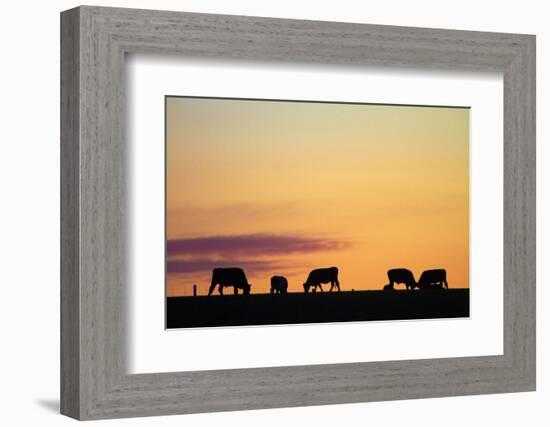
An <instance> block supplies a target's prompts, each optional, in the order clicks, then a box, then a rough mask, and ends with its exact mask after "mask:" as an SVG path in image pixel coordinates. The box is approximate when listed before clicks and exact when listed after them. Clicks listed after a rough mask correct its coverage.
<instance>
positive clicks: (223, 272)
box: [208, 268, 251, 296]
mask: <svg viewBox="0 0 550 427" xmlns="http://www.w3.org/2000/svg"><path fill="white" fill-rule="evenodd" d="M216 285H217V286H218V291H219V292H220V295H223V288H224V287H228V286H233V292H234V294H235V295H237V294H238V293H239V289H242V291H243V294H244V295H248V294H249V293H250V288H251V285H250V283H248V280H247V279H246V275H245V274H244V271H243V269H242V268H215V269H214V270H212V282H211V284H210V289H208V296H210V295H211V294H212V292H213V291H214V289H215V288H216Z"/></svg>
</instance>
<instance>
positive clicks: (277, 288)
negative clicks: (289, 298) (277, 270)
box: [271, 276, 288, 294]
mask: <svg viewBox="0 0 550 427" xmlns="http://www.w3.org/2000/svg"><path fill="white" fill-rule="evenodd" d="M287 290H288V280H286V277H283V276H273V277H272V278H271V293H272V294H286V292H287Z"/></svg>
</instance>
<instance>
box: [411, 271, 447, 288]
mask: <svg viewBox="0 0 550 427" xmlns="http://www.w3.org/2000/svg"><path fill="white" fill-rule="evenodd" d="M417 286H418V288H419V289H442V288H445V289H449V284H448V283H447V272H446V271H445V270H444V269H442V268H438V269H434V270H426V271H424V272H423V273H422V274H421V275H420V279H418V283H417Z"/></svg>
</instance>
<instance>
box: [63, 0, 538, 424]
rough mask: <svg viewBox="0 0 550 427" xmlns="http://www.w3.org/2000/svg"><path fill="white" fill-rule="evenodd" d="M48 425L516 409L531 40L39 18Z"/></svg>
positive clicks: (529, 163) (175, 19)
mask: <svg viewBox="0 0 550 427" xmlns="http://www.w3.org/2000/svg"><path fill="white" fill-rule="evenodd" d="M61 59H62V60H61V88H62V94H61V122H62V123H61V165H62V173H61V189H62V194H61V199H62V205H61V233H62V236H61V248H62V254H61V255H62V263H61V273H62V274H61V411H62V413H63V414H65V415H68V416H70V417H73V418H76V419H82V420H84V419H102V418H117V417H134V416H150V415H167V414H185V413H196V412H214V411H229V410H243V409H259V408H275V407H290V406H306V405H322V404H336V403H350V402H366V401H379V400H393V399H410V398H423V397H437V396H458V395H467V394H482V393H504V392H517V391H530V390H534V389H535V368H536V367H535V37H534V36H531V35H521V34H504V33H485V32H468V31H455V30H441V29H425V28H406V27H392V26H378V25H366V24H351V23H336V22H317V21H299V20H285V19H273V18H259V17H243V16H225V15H211V14H197V13H183V12H166V11H148V10H133V9H115V8H103V7H88V6H83V7H79V8H76V9H71V10H68V11H65V12H63V13H62V14H61Z"/></svg>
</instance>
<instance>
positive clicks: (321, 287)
mask: <svg viewBox="0 0 550 427" xmlns="http://www.w3.org/2000/svg"><path fill="white" fill-rule="evenodd" d="M318 286H319V289H321V292H323V286H322V285H321V284H320V283H319V285H318Z"/></svg>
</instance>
